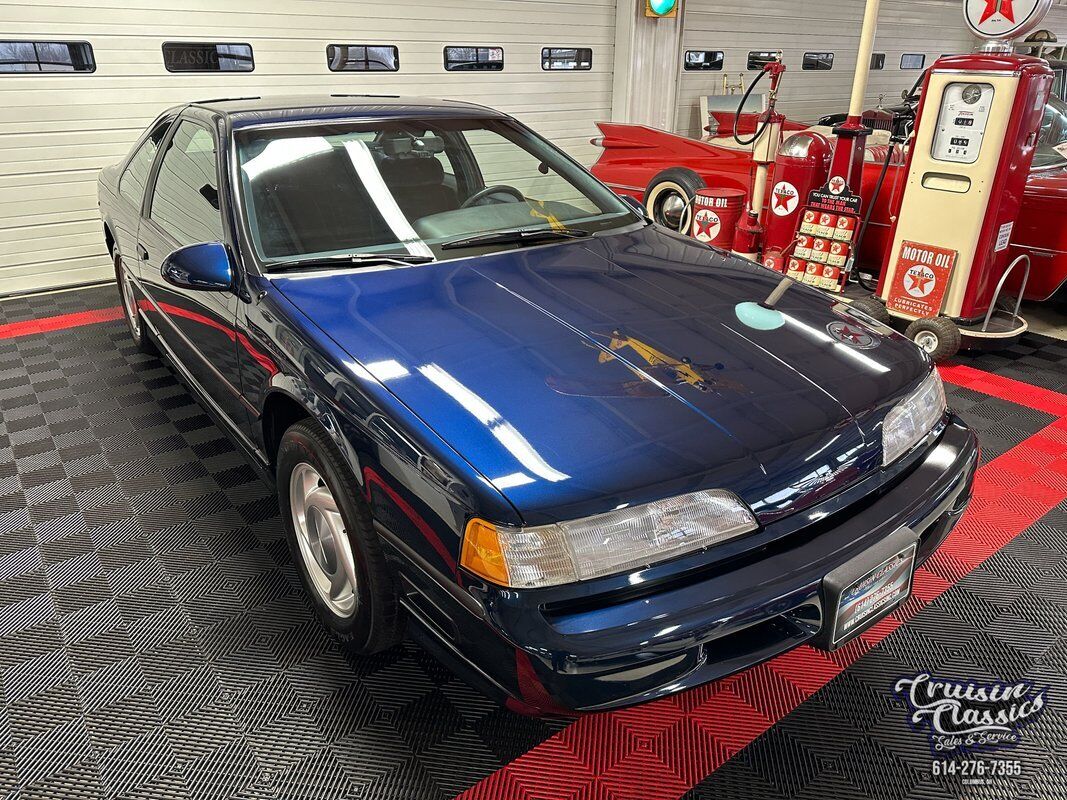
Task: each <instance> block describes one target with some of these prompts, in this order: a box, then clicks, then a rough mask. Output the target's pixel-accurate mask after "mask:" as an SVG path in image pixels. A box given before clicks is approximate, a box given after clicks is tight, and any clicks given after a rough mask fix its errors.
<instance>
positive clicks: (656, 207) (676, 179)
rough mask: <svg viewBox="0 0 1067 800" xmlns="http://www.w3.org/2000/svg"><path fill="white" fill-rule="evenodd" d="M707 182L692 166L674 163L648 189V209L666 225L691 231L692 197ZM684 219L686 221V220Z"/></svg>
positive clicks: (674, 229)
mask: <svg viewBox="0 0 1067 800" xmlns="http://www.w3.org/2000/svg"><path fill="white" fill-rule="evenodd" d="M705 186H707V184H706V183H704V179H703V178H701V177H700V176H699V175H697V174H696V173H695V172H693V171H692V170H690V169H683V168H681V167H673V168H671V169H667V170H664V171H663V172H661V173H660V174H659V175H657V176H656V177H655V178H653V179H652V180H651V181H650V182H649V184H648V188H646V189H645V210H646V211H647V212H648V216H649V217H651V218H652V220H653V221H654V222H656V223H658V224H660V225H662V226H664V227H665V228H670V229H671V230H673V231H678V230H679V227H680V228H681V231H680V232H681V233H689V229H690V226H691V224H692V220H693V216H692V212H693V207H692V200H693V198H694V197H695V196H696V193H697V190H698V189H703V188H704V187H705ZM683 223H684V224H683Z"/></svg>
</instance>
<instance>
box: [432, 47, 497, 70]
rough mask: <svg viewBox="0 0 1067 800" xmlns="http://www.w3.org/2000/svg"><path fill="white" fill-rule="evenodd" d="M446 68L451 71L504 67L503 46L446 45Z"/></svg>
mask: <svg viewBox="0 0 1067 800" xmlns="http://www.w3.org/2000/svg"><path fill="white" fill-rule="evenodd" d="M445 69H446V70H448V71H449V72H455V71H461V70H470V69H483V70H493V71H496V72H499V71H500V70H502V69H504V48H503V47H446V48H445Z"/></svg>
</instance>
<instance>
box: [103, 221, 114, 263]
mask: <svg viewBox="0 0 1067 800" xmlns="http://www.w3.org/2000/svg"><path fill="white" fill-rule="evenodd" d="M104 243H105V244H106V245H107V253H108V255H109V256H111V257H112V258H114V257H115V234H113V233H112V232H111V223H110V222H108V221H107V220H104Z"/></svg>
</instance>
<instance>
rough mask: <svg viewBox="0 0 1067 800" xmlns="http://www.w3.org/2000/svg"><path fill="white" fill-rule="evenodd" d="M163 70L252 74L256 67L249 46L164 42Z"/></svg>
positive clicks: (250, 46)
mask: <svg viewBox="0 0 1067 800" xmlns="http://www.w3.org/2000/svg"><path fill="white" fill-rule="evenodd" d="M163 66H165V67H166V68H167V71H168V72H251V71H252V70H253V69H255V67H256V64H255V61H254V60H253V58H252V45H249V44H215V43H212V42H164V44H163Z"/></svg>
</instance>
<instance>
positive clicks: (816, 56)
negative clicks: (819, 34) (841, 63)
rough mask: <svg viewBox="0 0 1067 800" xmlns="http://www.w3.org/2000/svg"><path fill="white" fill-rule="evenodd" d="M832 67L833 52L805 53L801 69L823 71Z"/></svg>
mask: <svg viewBox="0 0 1067 800" xmlns="http://www.w3.org/2000/svg"><path fill="white" fill-rule="evenodd" d="M833 68H834V54H833V53H805V54H804V64H803V69H807V70H817V71H819V72H825V71H827V70H831V69H833Z"/></svg>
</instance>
